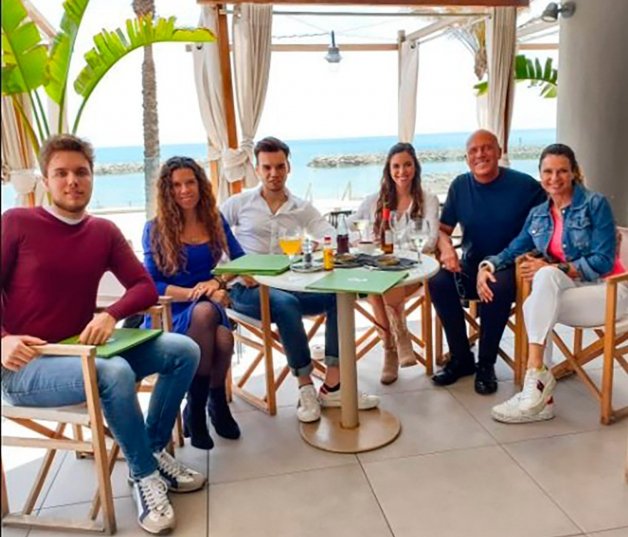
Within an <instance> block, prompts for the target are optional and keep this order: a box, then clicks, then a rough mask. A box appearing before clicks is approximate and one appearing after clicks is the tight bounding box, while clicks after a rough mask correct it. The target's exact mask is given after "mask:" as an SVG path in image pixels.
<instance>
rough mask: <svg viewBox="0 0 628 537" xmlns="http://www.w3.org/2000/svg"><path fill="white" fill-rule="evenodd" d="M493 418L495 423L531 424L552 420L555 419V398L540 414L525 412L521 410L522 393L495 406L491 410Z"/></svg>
mask: <svg viewBox="0 0 628 537" xmlns="http://www.w3.org/2000/svg"><path fill="white" fill-rule="evenodd" d="M491 416H492V418H493V419H494V420H495V421H501V422H502V423H531V422H533V421H545V420H551V419H552V418H553V417H554V398H553V397H550V398H549V399H548V400H547V402H546V403H545V404H544V405H543V406H542V407H541V410H540V411H539V412H535V413H530V412H524V411H522V410H521V392H519V393H516V394H515V395H513V396H512V397H511V398H510V399H508V400H507V401H504V402H503V403H501V404H499V405H496V406H494V407H493V409H492V410H491Z"/></svg>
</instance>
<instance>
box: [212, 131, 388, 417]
mask: <svg viewBox="0 0 628 537" xmlns="http://www.w3.org/2000/svg"><path fill="white" fill-rule="evenodd" d="M254 153H255V159H256V171H257V175H258V176H259V178H260V180H261V182H262V186H261V188H258V189H255V190H250V191H248V192H244V193H242V194H238V195H236V196H233V197H231V198H229V199H228V200H227V201H225V203H224V204H223V205H222V207H221V211H222V213H223V215H224V217H225V218H226V219H227V222H229V225H230V226H231V227H232V229H233V231H234V233H235V235H236V237H237V239H238V241H239V242H240V244H241V245H242V248H243V249H244V251H245V252H247V253H254V254H268V253H274V252H276V251H277V243H278V236H279V234H280V233H281V230H282V229H286V230H297V229H302V230H303V231H304V232H306V233H308V234H309V235H311V236H312V237H314V238H316V239H322V238H323V237H324V236H325V235H332V234H335V230H334V228H333V227H332V226H331V225H330V224H329V223H328V222H327V221H326V220H325V219H324V218H323V217H322V216H321V214H320V213H319V212H318V211H317V210H316V209H315V208H314V207H313V206H312V205H311V204H310V203H309V202H306V201H304V200H302V199H299V198H297V197H296V196H293V195H292V194H291V193H290V191H289V190H288V189H287V188H286V181H287V179H288V174H289V173H290V162H289V160H288V158H289V156H290V149H289V148H288V146H287V145H286V144H285V143H284V142H282V141H281V140H278V139H277V138H273V137H268V138H264V139H263V140H260V141H259V142H258V143H257V144H256V146H255V150H254ZM230 298H231V302H232V304H233V307H234V309H236V310H237V311H239V312H241V313H243V314H245V315H249V316H251V317H254V318H257V319H259V318H260V316H261V312H260V299H259V288H258V287H257V285H256V284H255V282H253V281H251V280H244V281H242V282H241V283H236V284H235V285H234V286H233V287H232V288H231V291H230ZM270 311H271V318H272V320H273V322H274V323H275V324H276V325H277V328H278V330H279V335H280V337H281V341H282V343H283V346H284V348H285V350H286V356H287V360H288V365H289V366H290V370H291V371H292V373H293V375H294V376H296V377H297V380H298V383H299V406H298V408H297V417H298V418H299V420H300V421H302V422H312V421H316V420H318V419H319V418H320V412H321V406H324V407H337V406H340V374H339V370H338V320H337V312H336V297H335V295H333V294H321V293H297V292H288V291H281V290H278V289H271V290H270ZM319 313H325V314H326V316H327V321H326V325H325V364H326V365H327V374H326V377H325V383H324V384H323V386H322V387H321V390H320V393H319V394H318V396H317V394H316V390H315V389H314V385H313V383H312V378H311V372H312V358H311V355H310V349H309V346H308V340H307V335H306V333H305V328H304V327H303V315H316V314H319ZM378 404H379V398H378V397H376V396H373V395H367V394H363V393H360V394H359V397H358V406H359V408H360V409H361V410H366V409H369V408H375V407H377V405H378Z"/></svg>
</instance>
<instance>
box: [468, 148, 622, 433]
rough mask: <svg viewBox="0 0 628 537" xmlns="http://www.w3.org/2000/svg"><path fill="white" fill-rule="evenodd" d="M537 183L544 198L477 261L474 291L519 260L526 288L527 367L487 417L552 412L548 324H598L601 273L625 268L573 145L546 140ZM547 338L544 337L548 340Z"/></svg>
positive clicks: (604, 207) (609, 217) (602, 201)
mask: <svg viewBox="0 0 628 537" xmlns="http://www.w3.org/2000/svg"><path fill="white" fill-rule="evenodd" d="M539 172H540V175H541V184H542V186H543V188H544V189H545V191H546V192H547V194H548V200H547V201H546V202H545V203H542V204H541V205H538V206H537V207H535V208H534V209H532V210H531V211H530V214H529V215H528V218H527V219H526V222H525V224H524V226H523V229H522V231H521V233H520V234H519V235H518V236H517V237H516V238H515V239H514V240H513V241H512V242H511V243H510V245H509V246H508V247H507V248H506V249H505V250H503V251H502V252H501V253H499V254H497V255H495V256H491V257H488V258H487V259H485V260H484V261H483V262H482V263H480V271H479V272H478V280H477V287H478V295H479V296H480V299H481V300H482V301H483V302H489V301H491V300H492V298H493V295H492V291H491V288H490V282H491V281H494V280H495V277H494V276H493V273H494V272H496V271H498V270H500V269H502V268H505V267H507V266H509V265H512V264H513V263H514V262H515V260H516V258H517V257H518V256H520V255H521V254H525V253H526V252H530V251H534V252H535V253H533V254H527V255H526V256H525V259H524V261H523V262H522V264H521V273H522V276H523V278H524V279H527V280H529V281H532V293H531V294H530V296H529V298H528V299H527V300H526V302H525V304H524V306H523V313H524V318H525V325H526V330H527V333H528V340H529V343H530V344H529V351H528V355H529V357H528V370H527V372H526V377H525V381H524V385H523V390H522V391H521V392H520V393H518V394H516V395H515V396H514V397H512V398H511V399H509V400H508V401H506V402H504V403H502V404H500V405H497V406H495V407H494V408H493V411H492V416H493V418H495V419H496V420H498V421H502V422H506V423H522V422H530V421H540V420H545V419H551V418H553V417H554V409H553V399H552V392H553V389H554V386H555V385H556V380H555V379H554V377H553V376H552V374H551V372H550V371H549V370H548V369H547V367H545V365H544V360H543V358H544V354H545V356H547V358H548V360H549V358H551V355H552V345H551V340H552V338H551V331H552V329H553V327H554V325H555V324H556V323H557V322H563V323H566V324H569V325H577V326H597V325H600V324H603V323H604V315H605V306H606V287H605V285H604V282H603V279H604V277H606V276H610V275H613V274H619V273H622V272H625V270H626V269H625V268H624V267H623V266H622V264H621V262H620V261H619V248H618V244H617V235H616V228H615V222H614V219H613V213H612V212H611V207H610V205H609V203H608V201H607V199H606V198H605V197H604V196H603V195H602V194H599V193H597V192H590V191H589V190H587V189H586V188H585V187H584V186H583V184H582V175H581V173H580V168H579V166H578V163H577V161H576V157H575V154H574V152H573V150H572V149H571V148H569V147H568V146H566V145H563V144H552V145H550V146H548V147H546V148H545V149H544V150H543V152H542V153H541V158H540V160H539ZM626 313H628V287H627V286H625V285H620V286H619V288H618V297H617V314H618V317H622V316H623V315H625V314H626ZM546 340H547V341H546Z"/></svg>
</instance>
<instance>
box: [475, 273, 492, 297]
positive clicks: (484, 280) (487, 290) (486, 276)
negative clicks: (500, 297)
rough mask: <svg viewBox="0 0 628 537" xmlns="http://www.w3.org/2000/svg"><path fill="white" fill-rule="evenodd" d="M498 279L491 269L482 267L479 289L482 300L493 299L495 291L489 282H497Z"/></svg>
mask: <svg viewBox="0 0 628 537" xmlns="http://www.w3.org/2000/svg"><path fill="white" fill-rule="evenodd" d="M496 281H497V279H496V278H495V276H494V275H493V273H492V272H491V270H490V269H488V268H482V269H480V270H479V271H478V279H477V284H476V285H477V290H478V296H479V297H480V300H481V301H482V302H491V301H492V300H493V291H492V289H491V287H490V285H489V282H492V283H495V282H496Z"/></svg>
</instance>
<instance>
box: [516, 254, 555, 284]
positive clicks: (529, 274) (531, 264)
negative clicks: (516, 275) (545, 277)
mask: <svg viewBox="0 0 628 537" xmlns="http://www.w3.org/2000/svg"><path fill="white" fill-rule="evenodd" d="M548 265H549V263H548V262H547V261H545V260H544V259H543V258H541V257H533V256H531V255H530V254H525V255H524V256H523V261H522V262H521V265H520V266H519V270H520V273H521V277H522V278H523V279H524V280H525V281H528V282H531V281H532V279H533V278H534V275H535V274H536V273H537V271H538V270H539V269H542V268H543V267H547V266H548Z"/></svg>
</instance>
